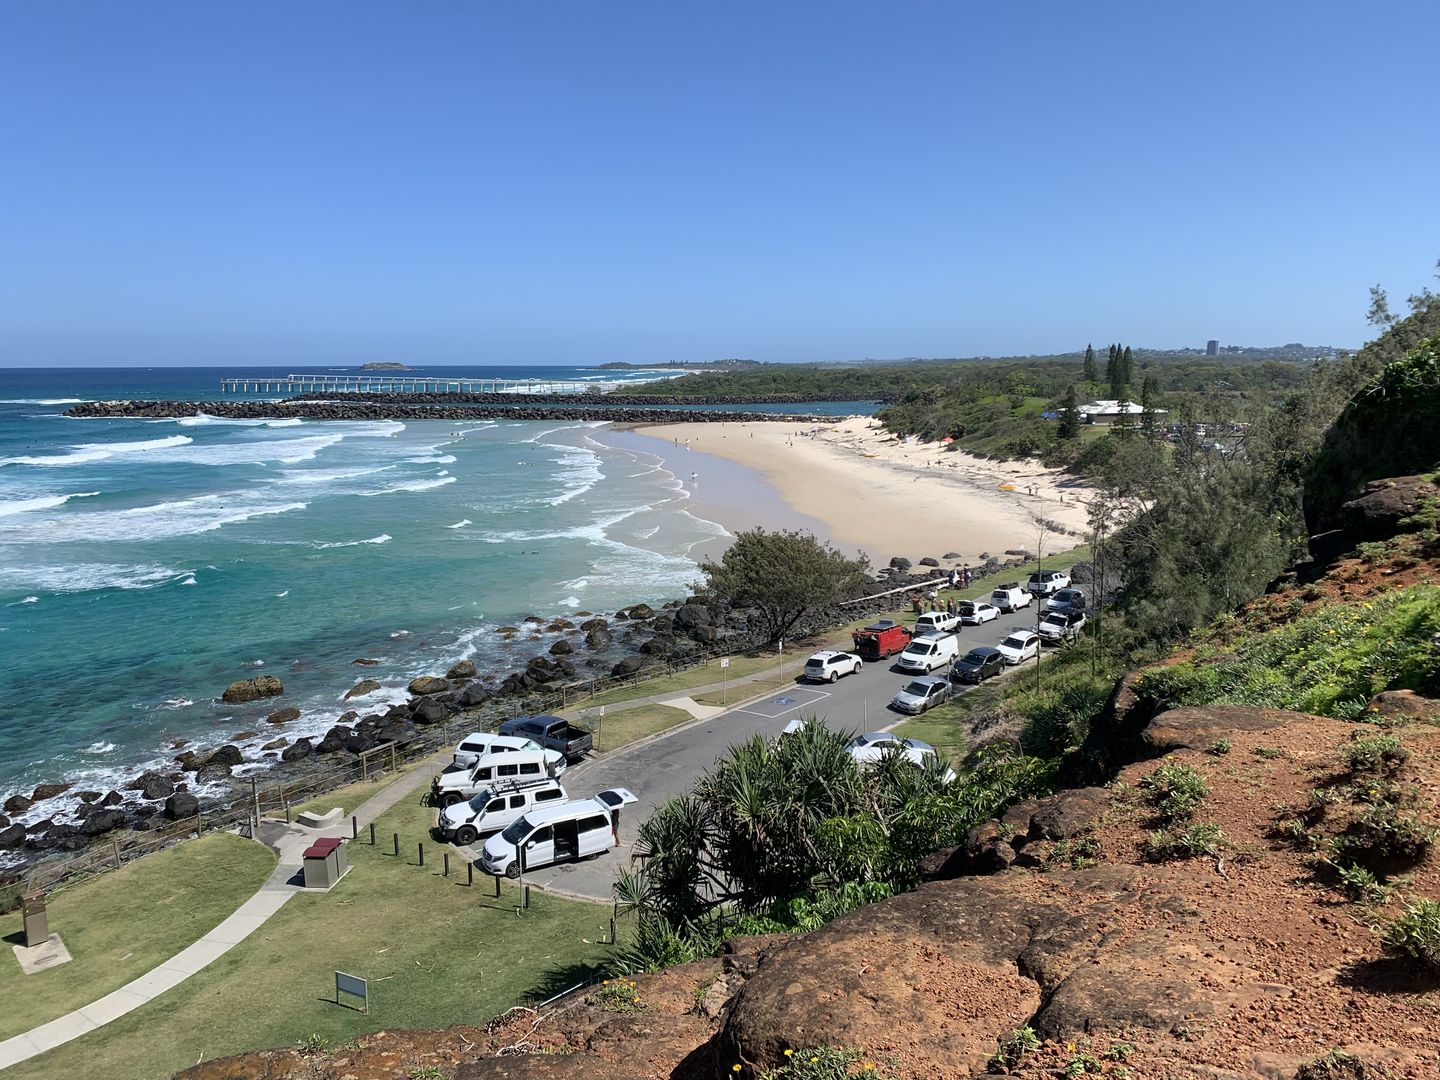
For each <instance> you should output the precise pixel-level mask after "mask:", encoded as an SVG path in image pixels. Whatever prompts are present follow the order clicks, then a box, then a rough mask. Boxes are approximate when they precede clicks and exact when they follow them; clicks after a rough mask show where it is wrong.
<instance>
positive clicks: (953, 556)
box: [944, 551, 965, 559]
mask: <svg viewBox="0 0 1440 1080" xmlns="http://www.w3.org/2000/svg"><path fill="white" fill-rule="evenodd" d="M964 557H965V556H963V555H961V554H960V553H959V552H958V551H947V552H945V555H944V558H947V559H963V558H964Z"/></svg>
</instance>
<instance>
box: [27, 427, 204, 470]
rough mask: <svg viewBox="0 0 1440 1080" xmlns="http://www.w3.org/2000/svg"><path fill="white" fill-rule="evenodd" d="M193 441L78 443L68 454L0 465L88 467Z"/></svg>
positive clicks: (179, 437)
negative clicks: (94, 463)
mask: <svg viewBox="0 0 1440 1080" xmlns="http://www.w3.org/2000/svg"><path fill="white" fill-rule="evenodd" d="M191 441H192V440H191V438H190V437H189V436H188V435H170V436H167V437H166V438H164V439H144V440H141V441H139V442H113V443H77V444H75V445H74V446H71V447H70V452H69V453H68V454H47V455H44V456H42V457H36V456H33V455H24V456H21V457H9V458H0V465H37V466H42V467H46V468H48V467H51V466H57V465H87V464H90V463H91V462H95V461H104V460H105V459H107V458H112V457H116V456H117V455H120V454H146V453H148V454H156V453H159V452H161V451H163V450H169V449H173V448H174V447H177V446H185V445H187V444H189V443H190V442H191Z"/></svg>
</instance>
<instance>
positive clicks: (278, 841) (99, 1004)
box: [0, 747, 450, 1069]
mask: <svg viewBox="0 0 1440 1080" xmlns="http://www.w3.org/2000/svg"><path fill="white" fill-rule="evenodd" d="M449 755H450V750H449V748H448V747H447V748H446V749H445V750H444V751H442V752H440V753H437V754H435V755H433V756H432V757H431V758H430V759H428V760H427V761H424V762H421V763H420V764H418V765H417V766H416V767H415V768H413V769H411V770H410V771H409V772H408V773H406V774H405V775H404V776H402V777H400V778H399V779H398V780H396V781H395V782H394V783H393V784H390V785H388V786H387V787H385V788H384V789H383V790H381V791H379V792H377V793H376V794H375V795H373V796H372V797H371V798H369V799H367V800H366V801H365V802H364V803H362V804H361V805H360V806H358V807H356V809H355V811H354V815H355V816H356V817H357V818H359V823H360V825H361V827H364V826H366V825H369V824H370V822H372V821H374V820H375V819H376V818H378V817H379V816H380V815H381V814H383V813H384V812H385V811H386V810H389V809H390V808H391V807H392V806H394V805H395V804H396V803H397V802H399V801H400V800H401V799H403V798H404V797H405V796H407V795H410V794H413V793H414V792H415V791H416V790H417V789H419V788H421V787H423V786H425V785H426V784H427V783H429V781H430V777H431V775H432V774H433V770H432V768H430V767H427V766H429V765H430V763H431V762H439V761H440V760H441V759H442V758H446V757H448V756H449ZM349 825H350V821H349V819H348V818H346V819H344V820H342V821H341V822H340V823H339V824H337V825H333V826H330V827H329V828H325V829H305V828H302V827H301V826H299V825H291V826H285V825H272V826H271V827H269V828H266V829H264V830H262V831H263V832H266V833H268V834H269V835H270V836H273V837H275V839H274V840H273V841H272V842H271V843H270V846H271V847H272V848H274V849H275V851H276V852H277V853H278V854H279V856H280V861H279V863H277V864H276V866H275V870H274V871H273V872H272V873H271V874H270V877H269V878H267V879H266V881H265V884H263V885H261V886H260V888H259V890H258V891H257V892H256V893H255V895H254V896H252V897H250V899H249V900H246V901H245V903H243V904H241V905H240V907H239V909H238V910H237V911H236V912H235V913H234V914H233V915H231V916H230V917H229V918H228V919H226V920H225V921H224V922H222V923H221V924H220V925H219V926H217V927H215V929H213V930H211V931H210V932H209V933H208V934H206V935H205V936H204V937H202V938H201V939H200V940H199V941H197V942H195V944H193V945H191V946H190V947H189V948H187V949H183V950H181V951H180V952H178V953H176V954H175V955H174V956H172V957H170V959H169V960H166V961H165V962H164V963H163V964H161V965H160V966H159V967H156V968H153V969H151V970H150V971H147V972H146V973H145V974H144V975H141V976H140V977H139V978H138V979H134V980H132V981H130V982H128V983H126V984H125V985H124V986H122V987H120V989H119V990H115V991H112V992H111V993H109V994H106V995H105V996H104V997H102V998H100V999H99V1000H97V1001H92V1002H91V1003H90V1004H89V1005H85V1006H83V1007H81V1008H79V1009H76V1010H75V1011H74V1012H69V1013H66V1014H65V1015H64V1016H62V1017H60V1018H58V1019H56V1020H51V1021H50V1022H49V1023H47V1024H41V1025H40V1026H39V1027H33V1028H31V1029H30V1030H29V1031H26V1032H22V1033H21V1034H19V1035H15V1036H13V1037H12V1038H9V1039H6V1040H5V1041H4V1042H0V1069H7V1068H9V1067H10V1066H11V1065H18V1064H19V1063H20V1062H22V1061H26V1060H28V1059H30V1058H32V1057H35V1056H36V1055H38V1054H43V1053H45V1052H46V1051H47V1050H53V1049H54V1048H55V1047H57V1046H60V1045H62V1044H64V1043H67V1042H69V1041H70V1040H71V1039H78V1038H79V1037H80V1036H81V1035H85V1034H87V1033H89V1032H91V1031H94V1030H95V1029H96V1028H98V1027H101V1026H103V1025H105V1024H108V1023H110V1021H111V1020H115V1019H117V1018H119V1017H121V1016H124V1015H125V1014H126V1013H128V1012H133V1011H134V1010H135V1009H138V1008H140V1006H142V1005H144V1004H146V1003H147V1002H149V1001H151V1000H153V999H154V998H156V997H159V996H160V995H161V994H163V993H165V991H167V990H170V989H173V988H174V987H176V986H178V985H179V984H180V983H182V982H184V981H185V980H186V979H188V978H189V977H190V976H191V975H194V974H195V973H196V972H197V971H199V970H201V969H202V968H204V967H205V966H206V965H208V964H210V963H212V962H213V961H214V960H215V959H216V958H217V957H219V956H223V955H224V954H225V953H227V952H229V951H230V950H231V949H233V948H234V947H235V946H236V945H238V944H240V942H242V941H244V940H245V939H246V938H247V937H249V936H250V935H251V934H253V933H254V932H255V931H256V930H257V929H259V928H260V926H262V925H263V924H264V923H265V921H266V920H267V919H269V918H270V916H272V915H274V914H275V913H276V912H277V911H279V910H280V909H281V908H282V907H284V906H285V904H286V902H287V901H289V899H290V898H291V897H292V896H294V895H295V894H296V893H297V892H300V891H301V889H302V886H301V885H300V883H299V882H300V877H299V875H300V873H301V852H303V851H304V850H305V849H306V848H307V847H309V846H310V845H311V844H312V843H313V842H314V841H315V838H316V837H320V836H341V835H344V834H345V833H347V832H348V831H349Z"/></svg>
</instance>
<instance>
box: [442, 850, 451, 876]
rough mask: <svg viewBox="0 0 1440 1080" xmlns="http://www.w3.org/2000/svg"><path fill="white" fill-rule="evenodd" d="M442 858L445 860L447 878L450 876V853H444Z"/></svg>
mask: <svg viewBox="0 0 1440 1080" xmlns="http://www.w3.org/2000/svg"><path fill="white" fill-rule="evenodd" d="M443 858H444V859H445V876H446V877H449V876H450V852H448V851H447V852H445V854H444V856H443Z"/></svg>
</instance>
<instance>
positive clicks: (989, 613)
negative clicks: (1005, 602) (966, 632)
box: [958, 600, 1000, 626]
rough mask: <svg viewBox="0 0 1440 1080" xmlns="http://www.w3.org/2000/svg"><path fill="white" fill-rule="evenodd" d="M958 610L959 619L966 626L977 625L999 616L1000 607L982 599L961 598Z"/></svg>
mask: <svg viewBox="0 0 1440 1080" xmlns="http://www.w3.org/2000/svg"><path fill="white" fill-rule="evenodd" d="M958 610H959V612H960V621H961V622H962V623H963V624H965V625H966V626H979V625H980V624H981V623H987V622H990V621H992V620H993V619H998V618H999V617H1000V609H999V608H997V607H996V606H995V605H994V604H987V603H985V601H983V600H962V601H960V606H959V608H958Z"/></svg>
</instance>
